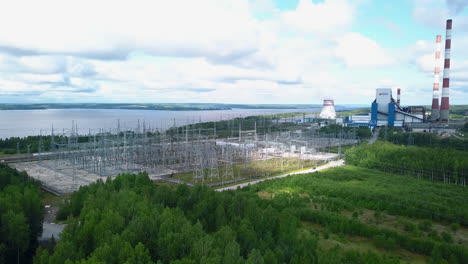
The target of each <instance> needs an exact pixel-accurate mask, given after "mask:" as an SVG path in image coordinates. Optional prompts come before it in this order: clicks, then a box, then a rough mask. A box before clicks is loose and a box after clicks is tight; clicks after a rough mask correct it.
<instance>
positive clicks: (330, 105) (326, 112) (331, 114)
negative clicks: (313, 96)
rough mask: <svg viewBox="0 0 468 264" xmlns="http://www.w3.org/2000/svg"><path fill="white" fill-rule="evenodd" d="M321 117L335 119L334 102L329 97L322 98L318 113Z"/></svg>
mask: <svg viewBox="0 0 468 264" xmlns="http://www.w3.org/2000/svg"><path fill="white" fill-rule="evenodd" d="M319 117H320V118H322V119H335V118H336V112H335V103H334V102H333V100H331V99H326V100H323V109H322V112H320V115H319Z"/></svg>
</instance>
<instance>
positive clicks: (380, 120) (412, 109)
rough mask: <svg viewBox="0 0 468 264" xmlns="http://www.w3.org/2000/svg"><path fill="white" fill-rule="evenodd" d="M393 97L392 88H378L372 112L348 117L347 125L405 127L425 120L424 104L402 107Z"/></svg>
mask: <svg viewBox="0 0 468 264" xmlns="http://www.w3.org/2000/svg"><path fill="white" fill-rule="evenodd" d="M398 95H400V89H398ZM399 101H400V98H399V97H398V99H397V100H395V99H394V98H393V97H392V89H390V88H378V89H376V93H375V100H374V101H373V102H372V105H371V112H370V114H368V115H355V116H350V117H347V118H346V120H345V124H346V125H347V126H368V127H376V126H377V127H379V126H394V127H403V126H404V125H405V124H407V123H422V122H424V121H425V108H424V107H423V106H409V107H402V106H401V105H400V104H399V103H398V102H399Z"/></svg>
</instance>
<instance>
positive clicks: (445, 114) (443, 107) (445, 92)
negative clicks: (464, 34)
mask: <svg viewBox="0 0 468 264" xmlns="http://www.w3.org/2000/svg"><path fill="white" fill-rule="evenodd" d="M446 30H447V32H446V36H445V61H444V79H443V82H442V102H441V104H440V118H439V119H440V121H448V120H449V108H450V104H449V86H450V48H451V46H452V19H449V20H447V27H446Z"/></svg>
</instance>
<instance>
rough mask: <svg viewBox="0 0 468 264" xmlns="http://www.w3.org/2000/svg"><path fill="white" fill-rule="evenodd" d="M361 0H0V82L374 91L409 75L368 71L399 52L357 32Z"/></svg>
mask: <svg viewBox="0 0 468 264" xmlns="http://www.w3.org/2000/svg"><path fill="white" fill-rule="evenodd" d="M356 2H361V1H352V0H325V1H324V2H322V3H315V2H313V1H311V0H301V1H300V2H299V4H298V6H297V7H296V8H295V9H294V10H290V11H280V10H279V9H278V8H276V7H275V5H274V2H273V1H272V0H255V1H254V2H253V4H252V2H251V1H247V0H200V1H187V0H172V1H162V0H153V1H150V0H137V1H108V0H103V1H90V0H83V1H67V2H65V1H55V0H44V1H33V2H29V1H24V0H19V1H14V2H10V3H7V2H1V3H0V32H2V33H1V34H0V52H3V53H0V91H1V92H2V93H3V94H8V93H9V94H18V95H20V94H21V93H23V94H24V95H27V94H28V92H29V93H32V94H34V96H35V98H36V100H46V101H54V100H55V101H62V102H64V101H65V102H66V101H70V100H71V101H75V102H76V101H78V102H79V101H94V102H99V101H107V102H225V103H320V101H321V99H323V97H333V98H335V99H336V102H337V103H344V102H345V101H344V100H345V99H346V102H353V101H354V102H362V101H363V100H364V101H365V102H367V101H368V100H367V99H362V98H367V97H369V98H371V97H372V96H373V94H374V88H376V87H377V86H378V85H379V84H389V85H398V82H401V80H398V79H397V78H391V77H392V76H390V77H389V75H390V74H392V73H391V71H389V72H388V73H382V74H379V75H377V76H372V75H370V74H368V71H371V70H375V69H374V68H379V67H381V66H388V65H394V64H395V63H402V60H401V59H400V58H399V57H398V58H396V57H395V56H394V55H393V54H394V51H393V50H387V49H385V48H383V47H382V46H381V44H380V43H378V42H377V41H375V40H373V39H372V38H370V37H366V36H364V35H361V34H359V33H355V32H350V30H351V28H352V26H353V23H354V21H355V17H356V12H357V10H358V8H359V3H356ZM24 6H28V8H24ZM265 10H267V12H264V13H262V11H265ZM259 17H260V18H259ZM26 18H27V19H26ZM11 21H15V23H17V24H15V25H14V26H11ZM427 43H428V42H427ZM421 45H426V43H424V41H423V42H422V43H421ZM454 45H455V44H454ZM427 46H428V47H429V46H430V45H429V44H428V45H427ZM432 53H433V52H432V50H430V49H429V48H427V50H422V49H418V53H415V54H417V56H416V55H415V54H413V55H412V56H408V57H411V58H412V59H411V60H412V61H415V59H414V58H418V56H424V55H426V54H432ZM402 57H403V56H402ZM406 60H408V61H409V59H406ZM404 63H407V62H406V61H404ZM393 77H394V76H393ZM388 80H390V81H388ZM386 81H388V82H386ZM428 82H430V79H429V81H428ZM340 100H341V102H340ZM355 100H359V101H355ZM369 100H370V99H369ZM0 101H2V97H1V93H0Z"/></svg>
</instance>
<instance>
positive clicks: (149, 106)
mask: <svg viewBox="0 0 468 264" xmlns="http://www.w3.org/2000/svg"><path fill="white" fill-rule="evenodd" d="M317 107H321V106H320V105H312V104H310V105H309V104H308V105H299V104H298V105H294V104H284V105H283V104H245V105H244V104H204V103H186V104H176V103H170V104H107V103H73V104H61V103H53V104H0V110H41V109H134V110H173V111H174V110H175V111H177V110H189V111H197V110H230V109H233V108H240V109H311V108H317Z"/></svg>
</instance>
